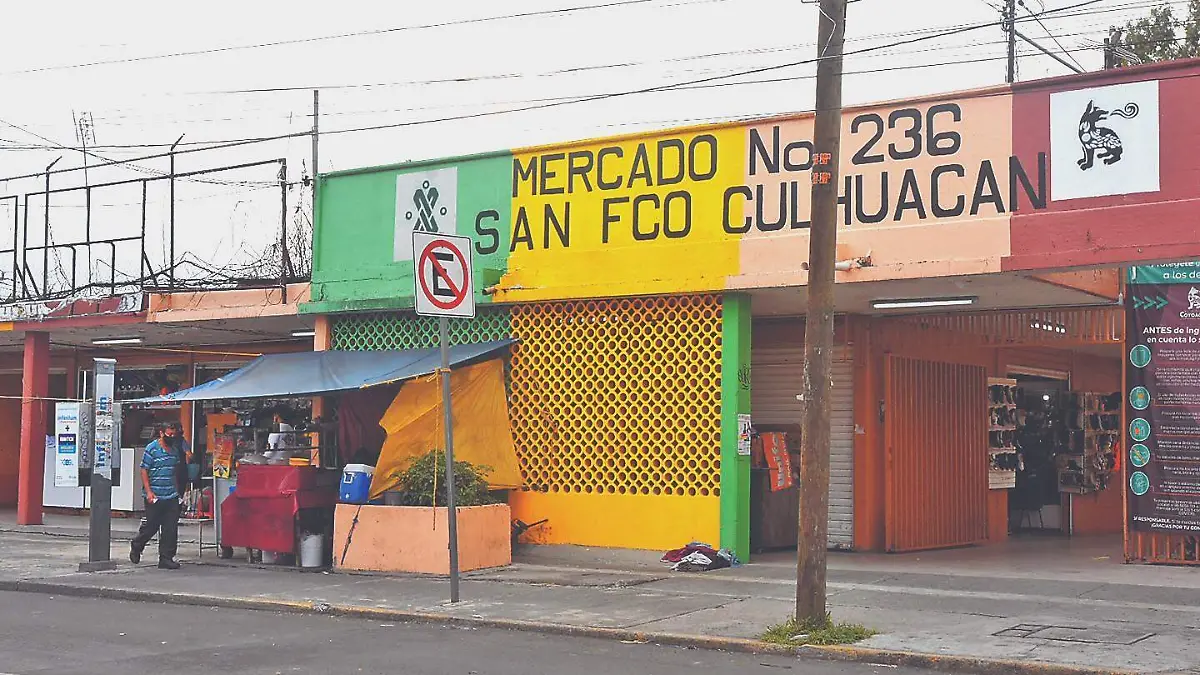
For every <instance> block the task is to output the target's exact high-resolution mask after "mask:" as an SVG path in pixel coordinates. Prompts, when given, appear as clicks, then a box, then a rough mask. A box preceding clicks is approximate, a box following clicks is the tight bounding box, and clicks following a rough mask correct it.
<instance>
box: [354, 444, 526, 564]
mask: <svg viewBox="0 0 1200 675" xmlns="http://www.w3.org/2000/svg"><path fill="white" fill-rule="evenodd" d="M488 473H489V470H488V468H487V467H483V466H477V465H473V464H470V463H468V462H457V461H456V462H454V487H455V490H454V494H455V505H456V507H457V508H456V512H457V520H458V562H459V570H460V571H463V572H469V571H471V570H477V569H483V568H487V567H500V566H503V565H508V564H510V563H511V562H512V542H511V534H510V533H511V524H510V520H511V515H510V512H509V509H508V504H506V503H503V502H502V501H499V500H498V499H497V498H496V497H494V496H493V495H492V493H490V492H489V491H488V485H487V479H486V475H487V474H488ZM445 475H446V455H445V453H443V452H441V451H440V450H433V451H431V452H429V453H426V454H425V455H423V456H421V457H417V458H416V459H414V460H413V461H412V462H411V463H410V464H409V465H408V467H406V468H405V470H404V472H403V473H402V474H400V476H399V478H400V483H399V485H397V486H396V488H395V491H396V492H398V493H399V495H398V496H399V502H400V503H401V504H402V505H401V506H375V505H357V504H338V506H337V509H336V512H335V515H334V528H333V529H334V547H333V555H334V565H335V567H337V568H340V569H347V570H369V571H375V572H418V573H425V574H449V573H450V558H449V555H448V553H447V550H448V548H449V530H448V519H449V514H448V509H447V508H446V499H447V496H446V481H445Z"/></svg>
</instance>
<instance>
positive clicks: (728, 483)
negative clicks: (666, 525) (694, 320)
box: [721, 293, 751, 561]
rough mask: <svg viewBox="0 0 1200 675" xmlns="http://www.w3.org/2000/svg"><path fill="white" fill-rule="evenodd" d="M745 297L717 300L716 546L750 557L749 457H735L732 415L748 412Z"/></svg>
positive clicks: (747, 311)
mask: <svg viewBox="0 0 1200 675" xmlns="http://www.w3.org/2000/svg"><path fill="white" fill-rule="evenodd" d="M750 321H751V319H750V296H748V295H744V294H740V293H734V294H726V295H725V296H724V298H723V299H722V320H721V547H722V548H727V549H729V550H731V551H733V552H734V553H736V554H737V557H738V558H740V559H741V560H743V561H745V560H749V559H750V456H749V455H739V454H738V415H748V414H750Z"/></svg>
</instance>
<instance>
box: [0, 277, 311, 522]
mask: <svg viewBox="0 0 1200 675" xmlns="http://www.w3.org/2000/svg"><path fill="white" fill-rule="evenodd" d="M307 297H308V284H307V283H297V284H289V285H287V286H286V288H285V287H281V286H274V287H260V288H245V289H224V290H211V291H176V292H132V293H127V294H123V295H117V296H109V297H103V298H101V299H98V300H69V299H68V300H46V301H29V302H24V303H16V304H9V305H5V306H3V308H0V311H3V312H5V313H6V318H9V319H12V320H11V321H7V322H4V323H0V420H3V421H4V424H3V425H0V426H2V428H0V507H9V506H14V505H15V506H16V507H17V516H18V522H19V523H21V524H38V523H41V522H42V517H43V511H44V510H45V509H60V510H63V509H65V510H75V509H85V508H89V507H90V491H89V490H88V489H86V488H80V487H75V486H73V485H71V486H64V485H56V480H55V466H54V460H55V452H54V445H53V443H52V442H50V441H52V440H53V434H54V433H55V432H54V428H55V427H54V424H55V420H54V414H55V406H56V404H57V403H59V402H71V401H80V400H86V399H89V398H91V396H92V392H93V382H92V374H93V370H94V363H93V359H94V358H97V357H100V358H112V359H116V362H117V366H116V384H115V395H116V396H115V397H116V400H117V401H121V402H127V401H134V400H137V399H142V398H147V397H152V396H158V395H161V394H166V393H170V392H174V391H178V390H182V389H187V388H189V387H192V386H195V385H198V384H203V383H205V382H209V381H212V380H215V379H217V378H219V377H222V376H224V375H226V374H228V373H230V372H232V371H234V370H236V369H238V368H240V367H241V366H244V365H245V364H247V363H248V362H250V361H252V360H254V359H255V358H256V357H258V356H260V355H263V354H275V353H288V352H298V351H311V350H312V345H313V338H312V335H313V331H312V319H311V318H304V317H300V316H299V314H298V311H297V307H298V305H299V303H300V302H302V301H305V300H307ZM241 403H245V404H246V405H242V406H240V407H241V408H246V407H247V406H250V407H257V406H261V405H264V404H265V403H264V402H261V401H247V402H241ZM266 403H269V402H266ZM227 412H228V411H223V410H218V409H217V407H214V406H212V405H207V404H195V403H191V402H183V403H175V404H165V405H164V404H158V405H138V404H130V405H125V406H123V424H122V427H121V428H122V438H121V439H119V450H120V452H121V453H122V457H121V458H120V459H119V460H118V461H119V462H120V464H121V471H119V472H118V478H117V481H116V485H114V488H113V509H114V510H115V511H123V512H130V513H133V512H139V511H141V510H142V509H143V506H144V502H143V499H142V494H141V484H140V480H139V479H138V478H137V473H136V472H137V467H138V462H139V461H140V452H141V450H142V449H143V448H144V447H145V446H146V445H147V444H148V443H149V442H150V441H151V440H153V438H154V436H155V433H156V428H157V427H158V426H160V425H162V424H168V423H178V424H180V426H181V428H182V429H183V432H184V437H185V438H186V439H187V441H188V442H189V447H190V449H191V450H192V451H193V454H194V461H195V462H196V464H197V468H198V472H197V475H196V477H195V481H194V484H195V487H196V493H197V496H199V494H200V493H202V492H204V493H206V494H207V495H209V497H211V494H212V491H213V490H212V488H213V473H214V472H213V450H214V447H213V445H214V444H213V438H214V435H213V434H214V433H215V432H216V431H217V430H218V429H217V428H216V423H217V422H219V423H220V424H221V425H224V424H231V425H232V424H234V420H232V419H230V418H231V417H233V418H236V415H230V414H227ZM205 488H207V490H206V489H205ZM212 508H213V506H212V503H211V501H210V502H209V504H208V505H207V506H206V508H205V510H206V511H207V512H208V513H209V517H210V518H211V511H212Z"/></svg>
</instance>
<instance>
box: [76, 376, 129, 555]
mask: <svg viewBox="0 0 1200 675" xmlns="http://www.w3.org/2000/svg"><path fill="white" fill-rule="evenodd" d="M95 361H96V380H95V398H94V400H95V405H94V406H93V408H92V410H93V412H94V413H95V425H94V426H93V428H92V439H93V441H92V445H93V449H94V451H93V455H92V456H93V460H92V506H91V514H90V518H89V521H88V561H87V562H86V563H80V564H79V571H80V572H99V571H101V570H111V569H115V568H116V566H117V565H116V563H115V562H113V561H112V467H113V459H112V453H113V446H114V445H115V441H116V439H115V438H114V436H115V434H114V432H115V430H116V429H115V423H114V415H113V392H114V389H115V388H116V375H117V361H116V359H95ZM118 452H119V450H118Z"/></svg>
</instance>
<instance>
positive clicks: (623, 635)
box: [0, 580, 1133, 675]
mask: <svg viewBox="0 0 1200 675" xmlns="http://www.w3.org/2000/svg"><path fill="white" fill-rule="evenodd" d="M0 591H11V592H19V593H43V594H53V595H64V596H69V597H79V598H99V599H106V600H125V601H132V602H156V603H163V604H168V605H184V606H196V607H222V608H226V609H245V610H255V611H266V612H280V613H288V614H319V615H324V616H344V617H351V618H359V619H373V620H386V621H394V622H397V623H434V624H446V625H459V626H473V627H477V628H497V629H504V630H514V631H524V632H533V633H543V634H549V635H563V636H570V637H587V638H597V639H603V640H618V641H623V642H641V643H654V644H659V645H667V646H672V647H685V648H691V649H711V650H718V651H727V652H740V653H747V654H785V655H795V656H797V657H801V658H808V659H816V660H822V661H841V662H848V663H867V664H877V665H887V666H899V667H912V668H922V669H926V670H932V671H941V672H954V673H972V674H974V675H1002V674H1003V675H1011V674H1013V673H1017V674H1022V675H1126V674H1129V673H1132V672H1133V671H1125V670H1116V669H1105V668H1092V667H1087V666H1069V665H1059V664H1053V663H1038V662H1028V661H1009V660H1000V659H984V658H975V657H969V656H950V655H937V654H922V653H917V652H903V651H893V650H884V649H870V648H865V647H853V646H834V647H816V646H806V647H785V646H782V645H775V644H770V643H767V642H762V641H760V640H751V639H743V638H726V637H716V636H706V635H687V634H681V633H662V632H653V631H650V632H645V631H637V630H630V629H625V628H600V627H590V626H571V625H567V624H559V623H550V622H542V621H525V620H521V619H496V618H482V617H464V616H456V615H453V614H447V613H442V612H421V611H412V610H395V609H379V608H375V607H359V606H355V605H330V604H327V603H320V602H316V603H314V602H296V601H290V600H267V599H256V598H237V597H225V596H216V595H199V594H185V593H165V592H160V591H138V590H130V589H121V588H104V587H83V586H72V585H69V584H58V583H51V582H45V581H5V580H0Z"/></svg>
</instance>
